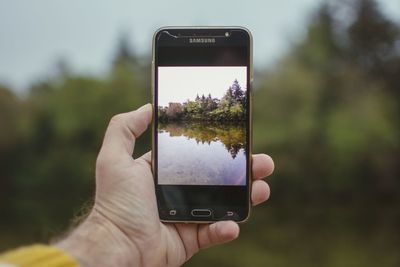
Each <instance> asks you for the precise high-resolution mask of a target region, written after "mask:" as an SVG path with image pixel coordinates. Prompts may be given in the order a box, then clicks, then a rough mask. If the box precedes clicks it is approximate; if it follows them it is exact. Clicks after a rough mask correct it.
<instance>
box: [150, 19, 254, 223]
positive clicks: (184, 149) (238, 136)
mask: <svg viewBox="0 0 400 267" xmlns="http://www.w3.org/2000/svg"><path fill="white" fill-rule="evenodd" d="M152 59H153V60H152V88H153V101H154V103H153V104H154V114H153V116H154V117H153V122H154V123H153V150H152V151H153V153H152V167H153V174H154V177H155V188H156V197H157V205H158V211H159V216H160V220H161V221H164V222H196V223H200V222H214V221H220V220H234V221H237V222H243V221H245V220H247V218H248V217H249V213H250V186H251V146H252V138H251V136H252V134H251V133H252V130H251V128H252V123H251V106H252V105H251V95H252V94H251V85H252V37H251V34H250V32H249V31H248V30H247V29H245V28H242V27H179V28H177V27H166V28H161V29H159V30H157V31H156V33H155V34H154V37H153V57H152Z"/></svg>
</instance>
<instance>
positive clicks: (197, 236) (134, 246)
mask: <svg viewBox="0 0 400 267" xmlns="http://www.w3.org/2000/svg"><path fill="white" fill-rule="evenodd" d="M151 118H152V106H151V105H150V104H147V105H145V106H142V107H141V108H139V109H138V110H135V111H132V112H128V113H124V114H119V115H116V116H114V117H113V118H112V119H111V121H110V124H109V126H108V129H107V131H106V134H105V137H104V142H103V146H102V148H101V150H100V153H99V156H98V158H97V164H96V184H97V187H96V198H95V204H94V207H93V209H92V211H91V213H90V215H89V216H88V218H87V219H86V221H85V222H84V223H82V225H81V226H79V227H78V228H77V229H76V230H75V231H73V232H72V234H71V235H70V236H69V237H67V238H66V239H64V240H62V241H61V242H59V243H58V244H56V246H58V247H60V248H62V249H64V250H66V251H67V252H68V253H70V254H71V255H72V256H73V257H75V258H76V259H77V260H78V261H79V262H80V263H81V264H82V265H83V266H100V265H101V266H179V265H181V264H183V263H184V262H185V261H187V260H188V259H189V258H190V257H192V256H193V254H195V253H197V252H198V251H199V250H200V249H202V248H207V247H210V246H213V245H217V244H222V243H225V242H228V241H231V240H234V239H235V238H237V237H238V235H239V226H238V224H237V223H235V222H233V221H220V222H216V223H213V224H182V223H176V224H172V223H161V222H160V220H159V217H158V210H157V202H156V196H155V190H154V180H153V174H152V170H151V154H150V152H148V153H146V154H144V155H143V156H141V157H140V158H137V159H133V158H132V153H133V149H134V144H135V139H136V138H137V137H139V136H140V135H141V134H142V133H143V132H144V131H145V130H146V129H147V127H148V125H149V124H150V123H151ZM273 169H274V163H273V161H272V159H271V158H270V157H269V156H267V155H265V154H258V155H253V166H252V171H253V179H254V181H252V192H251V200H252V203H253V205H257V204H260V203H261V202H264V201H266V200H267V199H268V197H269V194H270V192H269V187H268V184H267V183H266V182H265V181H263V180H261V179H262V178H264V177H265V176H268V175H270V174H271V173H272V171H273Z"/></svg>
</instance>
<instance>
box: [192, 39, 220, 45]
mask: <svg viewBox="0 0 400 267" xmlns="http://www.w3.org/2000/svg"><path fill="white" fill-rule="evenodd" d="M189 43H197V44H208V43H210V44H213V43H215V38H189Z"/></svg>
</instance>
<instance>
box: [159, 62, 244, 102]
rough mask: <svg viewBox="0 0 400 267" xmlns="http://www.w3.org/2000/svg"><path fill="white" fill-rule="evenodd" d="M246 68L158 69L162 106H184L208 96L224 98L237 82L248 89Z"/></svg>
mask: <svg viewBox="0 0 400 267" xmlns="http://www.w3.org/2000/svg"><path fill="white" fill-rule="evenodd" d="M246 76H247V70H246V67H214V66H213V67H158V105H159V106H168V103H169V102H179V103H183V102H185V101H187V100H188V99H190V100H194V99H195V98H196V95H197V94H199V96H201V95H202V94H204V95H205V96H208V94H209V93H210V94H211V96H212V97H217V98H219V99H221V97H222V96H223V95H224V94H225V92H226V90H227V89H228V88H229V86H231V85H232V83H233V81H234V80H235V79H237V80H238V82H239V85H240V87H242V89H243V90H245V89H246V80H247V77H246Z"/></svg>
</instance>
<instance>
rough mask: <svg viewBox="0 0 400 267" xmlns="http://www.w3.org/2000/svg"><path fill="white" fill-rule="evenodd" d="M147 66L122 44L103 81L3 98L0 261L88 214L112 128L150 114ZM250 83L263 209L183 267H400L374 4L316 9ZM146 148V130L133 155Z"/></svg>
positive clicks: (395, 43) (387, 79)
mask: <svg viewBox="0 0 400 267" xmlns="http://www.w3.org/2000/svg"><path fill="white" fill-rule="evenodd" d="M258 34H260V33H258ZM149 61H150V60H149V59H147V58H145V59H141V58H139V57H137V56H135V55H134V54H133V53H132V52H131V51H130V50H129V46H128V45H127V43H126V42H125V41H124V40H122V41H121V42H120V47H119V48H118V49H117V54H116V56H115V60H114V61H113V63H112V65H111V68H110V71H109V73H108V74H106V75H104V77H102V78H98V77H90V76H87V75H86V76H85V75H77V74H75V73H70V72H68V71H65V70H60V71H59V74H58V75H57V76H55V77H52V78H48V79H46V80H43V81H40V82H37V83H36V84H34V85H32V86H31V88H30V89H29V90H28V92H27V94H26V95H23V96H21V95H16V94H15V93H14V91H13V90H12V88H7V87H5V86H0V128H1V130H0V249H6V248H11V247H14V246H16V245H20V244H26V243H30V242H38V241H47V240H48V239H49V238H50V237H52V236H55V235H59V234H60V233H62V232H63V231H65V230H66V228H67V226H68V224H69V222H70V220H71V218H73V217H74V216H76V214H79V211H80V210H81V209H82V206H83V205H85V203H90V201H91V199H92V198H93V192H94V163H95V160H96V155H97V152H98V150H99V148H100V145H101V142H102V137H103V133H104V131H105V128H106V126H107V123H108V121H109V119H110V118H111V116H112V115H113V114H116V113H120V112H125V111H129V110H132V109H135V108H137V107H139V106H140V105H142V104H144V103H146V102H150V66H149V65H148V64H147V63H148V62H149ZM255 80H256V87H255V88H254V151H255V152H267V153H269V154H271V155H272V157H273V158H274V159H275V163H276V171H275V174H274V175H273V176H272V177H271V178H270V180H269V181H270V185H271V188H272V195H271V200H270V201H269V202H268V204H266V205H263V206H262V207H257V208H255V209H254V212H253V214H252V217H251V219H250V221H249V222H248V223H247V224H244V225H243V226H242V233H241V237H240V238H239V240H237V241H235V242H233V243H231V244H227V245H225V246H221V247H218V248H213V249H210V250H207V251H203V252H201V253H200V254H198V255H196V256H195V257H194V258H193V259H192V260H191V261H190V262H188V263H187V266H400V254H399V253H398V251H399V248H400V230H399V229H400V228H399V226H400V205H399V203H400V144H399V142H400V138H399V136H400V132H399V131H400V27H399V25H397V24H395V23H394V22H392V21H390V20H389V19H388V18H386V17H385V16H384V15H383V14H382V13H381V12H380V10H379V8H378V7H377V5H376V3H375V2H374V1H372V0H357V1H339V2H336V3H334V2H333V3H331V4H323V5H322V6H321V7H320V8H319V9H318V10H317V11H316V12H315V14H314V15H313V17H312V18H311V19H310V22H309V25H308V28H307V32H306V34H305V36H304V38H303V39H302V40H301V41H299V42H298V43H297V44H294V45H293V47H292V49H291V51H290V52H289V53H288V54H287V56H285V57H284V58H282V60H280V61H279V62H277V64H276V65H274V66H272V67H270V68H268V69H264V70H260V69H259V70H257V72H256V77H255ZM149 149H151V147H150V134H149V131H148V132H147V133H146V134H145V135H144V136H143V137H141V138H140V140H139V142H137V143H136V151H135V154H137V155H139V154H141V153H143V152H145V151H147V150H149ZM87 205H88V204H87Z"/></svg>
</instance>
